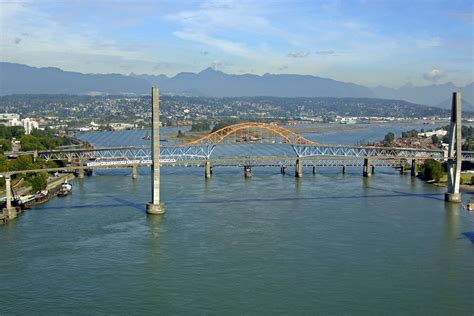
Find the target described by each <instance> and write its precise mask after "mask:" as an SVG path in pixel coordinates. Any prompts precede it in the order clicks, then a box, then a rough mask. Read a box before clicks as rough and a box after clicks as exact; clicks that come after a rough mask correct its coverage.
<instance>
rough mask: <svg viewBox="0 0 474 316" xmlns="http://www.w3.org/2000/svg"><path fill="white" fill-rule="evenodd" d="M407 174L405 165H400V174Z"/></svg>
mask: <svg viewBox="0 0 474 316" xmlns="http://www.w3.org/2000/svg"><path fill="white" fill-rule="evenodd" d="M404 173H405V164H404V163H403V162H402V163H401V164H400V174H404Z"/></svg>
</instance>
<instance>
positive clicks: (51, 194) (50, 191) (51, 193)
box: [0, 173, 75, 224]
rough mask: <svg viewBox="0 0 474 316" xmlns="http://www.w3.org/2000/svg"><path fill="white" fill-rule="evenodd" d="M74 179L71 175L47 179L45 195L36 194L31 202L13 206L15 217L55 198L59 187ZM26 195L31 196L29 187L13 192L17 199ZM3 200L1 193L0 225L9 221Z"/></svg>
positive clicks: (3, 195) (65, 174)
mask: <svg viewBox="0 0 474 316" xmlns="http://www.w3.org/2000/svg"><path fill="white" fill-rule="evenodd" d="M74 178H75V176H74V174H73V173H64V174H59V175H58V176H56V177H51V178H48V183H47V185H46V189H45V190H46V192H47V193H44V192H42V193H41V192H40V193H36V194H34V195H35V197H34V200H32V201H31V202H28V203H26V204H23V205H17V206H15V208H16V212H17V213H16V215H17V216H18V215H20V214H22V213H23V212H24V211H25V210H26V209H30V208H32V207H34V206H35V205H38V204H43V203H45V202H47V201H49V200H51V199H53V198H55V197H56V196H57V193H58V191H59V189H60V187H61V185H62V184H63V183H64V182H65V181H71V180H73V179H74ZM26 195H33V194H32V188H31V186H30V187H24V188H21V191H20V192H19V191H17V192H15V196H17V197H20V196H26ZM5 198H6V197H5V191H3V194H2V195H1V200H2V213H0V224H5V223H7V222H8V221H9V219H8V216H7V212H6V209H5V208H4V207H5V203H6V202H5V201H4V199H5Z"/></svg>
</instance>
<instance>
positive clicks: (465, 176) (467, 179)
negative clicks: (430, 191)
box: [438, 173, 474, 185]
mask: <svg viewBox="0 0 474 316" xmlns="http://www.w3.org/2000/svg"><path fill="white" fill-rule="evenodd" d="M473 178H474V174H470V173H461V184H468V185H474V182H472V180H474V179H473ZM438 183H443V184H445V183H448V174H447V173H444V174H443V175H442V176H441V179H440V180H439V182H438Z"/></svg>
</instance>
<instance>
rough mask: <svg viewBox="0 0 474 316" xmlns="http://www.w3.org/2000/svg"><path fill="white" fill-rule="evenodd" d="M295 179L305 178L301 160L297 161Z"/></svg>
mask: <svg viewBox="0 0 474 316" xmlns="http://www.w3.org/2000/svg"><path fill="white" fill-rule="evenodd" d="M295 177H297V178H301V177H303V163H302V162H301V159H296V166H295Z"/></svg>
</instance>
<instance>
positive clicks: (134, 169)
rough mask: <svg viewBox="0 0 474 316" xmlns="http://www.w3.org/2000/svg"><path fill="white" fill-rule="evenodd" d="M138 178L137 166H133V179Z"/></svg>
mask: <svg viewBox="0 0 474 316" xmlns="http://www.w3.org/2000/svg"><path fill="white" fill-rule="evenodd" d="M137 178H138V172H137V165H133V166H132V179H137Z"/></svg>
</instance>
